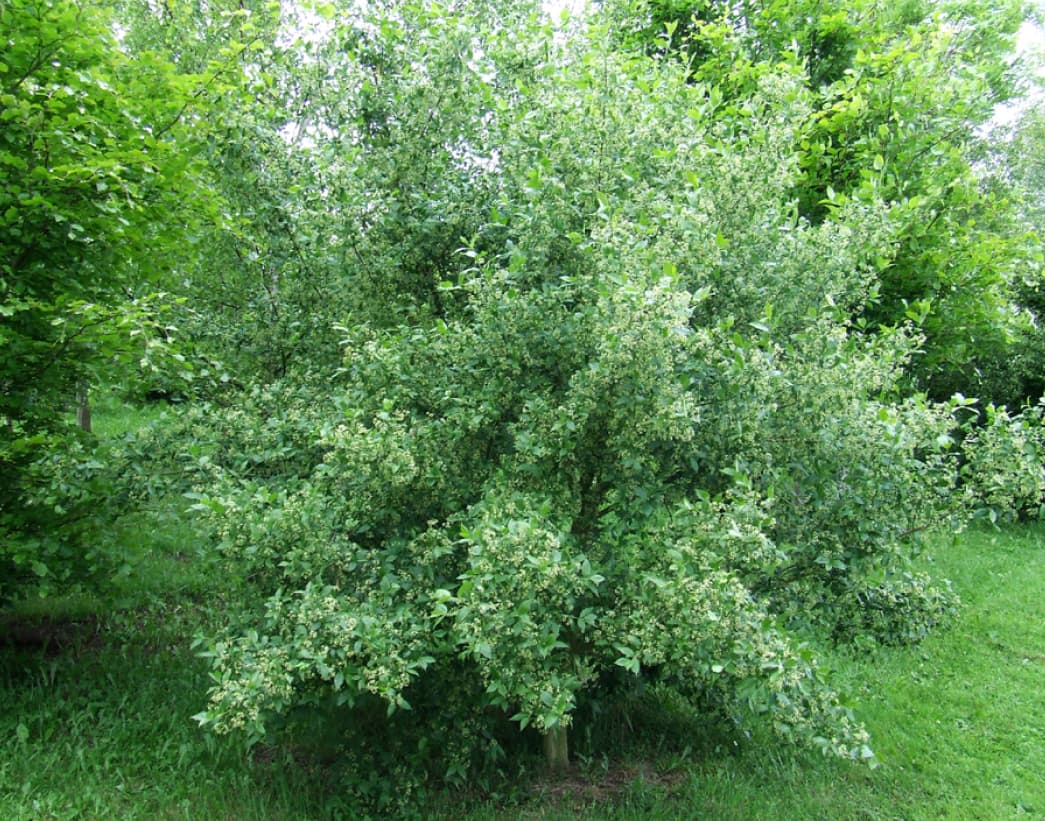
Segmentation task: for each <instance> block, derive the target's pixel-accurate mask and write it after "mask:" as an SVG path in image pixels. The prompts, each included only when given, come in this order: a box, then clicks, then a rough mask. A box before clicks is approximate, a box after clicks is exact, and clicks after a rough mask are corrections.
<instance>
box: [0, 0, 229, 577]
mask: <svg viewBox="0 0 1045 821" xmlns="http://www.w3.org/2000/svg"><path fill="white" fill-rule="evenodd" d="M119 31H120V29H119V27H118V24H117V20H116V18H114V17H113V15H112V13H111V10H110V9H108V8H107V7H106V6H104V5H99V4H94V3H78V2H73V1H72V0H47V1H46V2H22V0H13V2H10V3H4V4H3V6H2V7H0V37H2V39H3V42H4V43H5V44H6V45H5V50H4V55H3V57H2V59H0V104H2V110H0V123H2V126H3V127H2V129H0V166H2V168H3V175H2V177H0V354H2V355H0V465H2V466H3V470H2V471H0V475H2V478H0V529H2V531H3V533H4V537H3V547H2V548H0V562H2V563H3V574H2V579H3V581H2V582H0V585H2V587H0V597H5V596H8V595H11V594H12V591H13V590H15V589H16V588H17V587H18V585H19V583H20V582H21V581H24V580H25V579H26V578H27V577H28V578H35V579H37V580H42V581H44V582H54V581H56V580H58V579H60V578H63V577H69V576H78V577H82V576H83V574H84V573H86V572H87V571H88V570H89V569H90V568H91V567H93V566H95V565H96V564H99V563H100V564H104V562H103V561H101V559H102V555H101V554H103V553H104V548H101V547H95V548H91V547H89V546H87V545H85V544H83V543H82V541H81V540H80V539H79V538H78V537H76V536H75V531H76V530H77V528H79V527H81V526H82V525H83V524H84V522H85V521H86V520H88V519H90V518H91V515H92V511H95V510H97V507H98V504H99V502H100V501H101V499H100V496H99V494H100V493H101V491H100V489H99V488H98V487H93V486H92V482H94V480H95V479H96V478H97V476H96V473H97V471H96V470H95V468H94V467H92V465H93V462H92V460H91V459H89V458H88V454H87V449H88V448H89V443H88V442H87V441H86V440H85V439H84V438H83V437H80V436H78V435H77V434H76V432H75V431H73V430H72V429H71V425H70V415H69V410H70V408H71V407H72V406H73V405H74V403H76V402H77V401H80V402H81V403H82V401H83V397H84V395H85V392H86V390H87V389H88V388H89V386H90V385H92V384H95V383H97V382H100V381H104V380H108V379H120V380H126V379H127V378H129V377H130V376H131V375H132V374H133V371H134V369H135V368H136V367H137V366H138V365H139V363H141V364H145V365H148V363H149V360H150V358H151V357H153V356H154V355H157V354H158V352H159V351H161V350H163V349H164V347H165V346H164V342H165V341H166V337H167V336H168V335H169V330H168V329H167V328H166V327H165V326H166V322H167V317H166V311H167V307H166V300H164V299H163V298H162V297H161V296H159V295H158V294H159V292H161V291H162V290H164V289H168V290H169V289H170V287H171V285H172V283H173V282H175V281H176V279H175V278H174V276H173V275H174V273H175V272H176V260H179V259H184V258H185V257H186V255H187V253H191V249H193V248H194V247H196V243H197V241H198V240H199V238H200V236H201V234H202V233H203V226H205V225H206V224H208V223H209V222H213V221H214V220H215V219H220V200H219V198H218V197H216V196H215V194H214V192H213V189H212V186H211V183H210V180H209V177H208V174H207V170H206V166H205V165H203V164H202V163H201V162H200V161H199V158H200V150H201V149H202V148H203V147H204V146H205V144H206V143H205V141H204V140H203V139H202V138H201V132H202V131H203V129H201V128H200V126H201V124H203V123H205V116H204V115H205V111H204V110H203V109H204V107H205V106H206V103H207V100H208V94H209V93H210V91H211V90H212V87H213V86H214V84H215V83H216V81H217V77H218V75H217V73H216V71H215V70H214V68H213V67H211V68H208V69H206V70H204V71H202V72H200V73H182V72H180V71H178V69H177V67H176V66H175V65H174V63H172V62H171V60H170V59H169V58H168V57H167V56H166V55H164V54H161V53H158V52H156V51H153V50H148V49H136V50H135V51H134V53H133V54H132V53H131V52H130V51H129V50H128V48H127V47H126V45H125V44H124V43H123V42H121V40H120V39H119V37H118V33H119ZM230 59H231V58H230ZM187 249H189V250H188V251H187ZM78 397H79V399H78ZM64 474H68V475H64Z"/></svg>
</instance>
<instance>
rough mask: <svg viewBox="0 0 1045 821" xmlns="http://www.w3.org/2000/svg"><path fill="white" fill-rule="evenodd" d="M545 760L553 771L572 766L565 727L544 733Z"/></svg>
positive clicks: (554, 728)
mask: <svg viewBox="0 0 1045 821" xmlns="http://www.w3.org/2000/svg"><path fill="white" fill-rule="evenodd" d="M544 759H545V761H547V762H548V766H549V767H551V768H552V769H553V770H561V769H565V768H566V767H568V766H570V748H569V740H568V735H567V732H566V728H565V727H561V726H560V727H553V728H552V729H550V730H545V731H544Z"/></svg>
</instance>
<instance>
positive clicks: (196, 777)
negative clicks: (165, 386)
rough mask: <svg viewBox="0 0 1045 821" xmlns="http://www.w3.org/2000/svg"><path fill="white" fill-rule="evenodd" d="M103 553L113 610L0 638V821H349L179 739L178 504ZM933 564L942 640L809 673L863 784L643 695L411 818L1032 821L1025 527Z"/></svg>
mask: <svg viewBox="0 0 1045 821" xmlns="http://www.w3.org/2000/svg"><path fill="white" fill-rule="evenodd" d="M158 412H159V411H158V410H156V409H149V410H147V411H146V412H145V413H144V415H142V416H141V417H139V418H138V421H137V422H135V421H134V420H133V419H128V418H127V417H126V416H124V418H121V419H119V420H114V422H113V423H112V429H111V431H110V432H109V434H108V435H118V434H119V433H120V432H122V431H124V430H127V429H130V428H132V427H133V426H134V424H141V423H144V422H146V421H148V417H150V416H151V415H155V414H157V413H158ZM103 424H105V423H104V422H103ZM112 538H115V539H123V540H128V541H132V542H135V543H136V544H138V545H139V546H140V547H141V548H142V549H143V553H144V555H145V556H146V558H145V559H144V560H143V561H141V562H140V563H139V564H138V565H137V566H136V567H135V569H134V571H133V574H132V575H131V576H128V577H126V578H124V579H121V580H119V581H118V589H117V592H116V595H114V596H113V597H112V598H109V599H106V600H104V601H103V600H100V599H97V598H90V597H79V598H70V599H62V600H48V601H37V602H30V603H23V604H22V605H21V606H20V608H19V610H18V611H17V612H15V613H9V614H7V615H6V616H3V617H2V620H0V636H3V634H4V632H5V628H6V630H7V633H8V636H9V638H8V641H7V643H6V644H5V643H3V640H2V639H0V818H3V819H11V820H12V821H15V820H16V819H45V818H128V819H133V818H142V819H154V818H159V819H182V818H184V819H199V818H203V819H210V818H215V819H306V818H331V817H346V818H354V817H359V810H358V808H356V807H354V806H352V804H351V802H350V801H349V800H348V799H347V797H346V791H345V789H344V779H345V778H351V777H353V776H352V774H351V773H346V772H345V770H343V769H339V768H338V767H336V766H332V765H331V762H330V761H329V760H328V759H326V758H325V757H324V756H323V755H319V754H314V753H315V752H316V751H310V750H309V749H308V748H307V747H305V746H302V745H300V744H296V745H290V744H287V745H285V746H283V747H279V746H276V747H267V748H264V749H263V750H261V751H259V750H257V749H255V750H254V751H253V752H250V751H248V750H247V749H245V747H244V746H243V745H242V743H241V742H239V741H238V740H235V739H227V738H215V737H213V736H210V735H208V734H206V733H203V732H201V731H200V730H199V729H198V728H197V727H196V726H195V724H194V722H193V721H192V720H191V719H190V716H191V715H193V714H194V713H196V712H197V711H199V710H200V709H201V707H202V705H203V702H204V699H205V692H206V688H207V683H208V678H207V668H206V663H205V660H203V659H201V658H199V657H198V655H197V654H196V652H195V651H194V650H193V649H192V647H191V641H192V637H193V636H194V635H195V634H196V633H197V632H199V631H206V630H207V629H208V627H209V625H211V624H213V623H214V622H215V621H216V620H218V618H219V617H220V614H221V610H222V608H223V605H224V597H225V596H226V595H227V589H228V584H227V582H226V580H224V579H222V578H221V575H220V572H219V571H218V567H217V566H216V565H215V564H213V563H212V562H210V561H208V560H207V552H206V550H205V545H201V544H199V537H198V536H197V535H196V534H195V533H194V531H193V529H192V527H191V526H190V525H189V524H187V523H186V521H185V519H184V517H183V515H182V512H181V510H180V503H178V502H177V500H175V501H173V502H171V503H169V504H167V505H165V506H160V507H158V508H157V509H155V510H152V511H146V512H143V513H139V514H135V515H134V516H131V517H127V518H126V519H124V520H123V521H122V522H120V523H118V526H116V527H114V530H113V533H112ZM935 555H936V562H935V565H934V567H933V568H932V570H933V572H935V573H937V574H939V575H941V576H946V577H949V578H951V579H952V580H953V581H954V584H955V588H956V589H957V591H958V592H959V593H960V595H961V596H962V599H963V601H964V608H963V613H962V617H961V619H960V620H959V621H958V622H957V624H956V625H955V626H953V627H952V628H950V629H949V630H947V631H942V632H938V633H936V634H934V635H932V636H931V637H930V638H929V639H927V640H926V641H925V642H923V643H922V644H920V645H918V646H915V647H909V648H899V649H895V648H893V649H882V650H879V651H878V652H876V653H875V654H873V655H858V654H855V653H848V652H843V651H830V650H829V651H826V658H827V660H828V662H829V663H830V664H831V665H832V666H833V667H834V677H835V680H836V681H837V682H838V683H839V684H841V685H842V686H843V688H845V689H847V690H848V691H849V693H850V694H851V697H852V701H853V706H854V708H855V709H856V711H857V713H858V714H859V715H860V716H861V717H862V718H863V719H864V720H865V722H866V723H867V724H868V726H869V729H870V730H871V733H872V736H873V739H874V746H875V749H876V752H877V754H878V757H879V760H880V762H881V766H880V767H879V768H877V769H875V770H870V769H868V768H866V767H858V766H851V765H846V764H842V763H839V762H836V761H833V760H828V759H824V758H821V757H820V756H818V755H816V754H813V753H804V752H801V751H795V750H793V749H780V748H779V747H777V746H774V745H773V743H772V742H771V741H769V740H767V739H763V738H760V737H759V736H758V734H755V735H754V736H753V737H751V738H746V739H745V738H738V737H734V736H733V735H732V734H730V733H728V732H724V731H722V730H721V728H715V727H709V726H707V725H705V724H703V723H702V722H701V720H700V717H699V716H694V715H692V714H688V713H687V712H686V710H685V709H683V708H681V707H679V705H677V704H672V703H665V702H664V700H663V699H661V700H658V699H657V698H655V697H654V696H655V695H656V694H647V696H646V697H645V698H644V700H642V701H641V703H638V704H636V705H633V706H634V707H635V709H633V711H632V712H631V714H630V715H627V716H626V715H624V714H623V713H617V712H612V711H611V712H609V713H607V714H604V715H603V716H602V717H601V718H598V719H596V720H592V721H589V722H588V723H587V724H586V725H583V724H582V726H579V727H578V731H577V733H576V738H575V740H574V749H575V750H576V752H577V754H576V755H575V762H576V763H575V765H574V767H573V769H572V770H571V771H570V772H568V773H567V774H564V775H554V776H553V775H550V774H548V773H546V772H543V770H542V769H541V766H540V764H539V761H538V759H536V758H533V759H526V760H524V761H523V762H521V763H522V764H523V765H524V767H525V768H526V773H527V774H525V775H522V776H519V777H518V778H516V779H515V780H514V781H513V782H510V783H507V784H505V785H503V787H498V788H497V790H498V792H497V793H496V794H494V795H490V794H487V793H484V792H483V791H481V790H479V789H477V788H474V787H473V788H470V789H464V790H454V791H444V792H442V793H438V792H436V793H434V794H433V796H432V798H431V799H430V800H429V801H428V803H427V805H426V806H425V807H424V809H423V811H422V814H423V815H425V816H428V817H442V818H470V819H506V818H548V819H558V818H561V819H566V818H591V819H596V818H598V819H602V818H617V819H640V818H641V819H645V818H708V819H817V818H822V819H876V821H877V819H941V818H942V819H985V820H990V821H993V820H994V819H1003V818H1016V817H1023V818H1033V817H1042V818H1045V527H1043V526H1041V525H1037V526H1020V527H1012V528H1010V529H1007V530H1005V531H1004V532H998V531H974V532H970V533H967V534H964V535H962V536H961V537H960V538H958V539H957V540H952V539H950V538H946V539H944V538H941V539H940V541H939V543H938V545H937V548H936V550H935ZM12 630H13V631H14V632H12ZM12 636H13V637H14V640H12V638H11V637H12ZM535 747H536V745H535ZM357 775H358V774H357Z"/></svg>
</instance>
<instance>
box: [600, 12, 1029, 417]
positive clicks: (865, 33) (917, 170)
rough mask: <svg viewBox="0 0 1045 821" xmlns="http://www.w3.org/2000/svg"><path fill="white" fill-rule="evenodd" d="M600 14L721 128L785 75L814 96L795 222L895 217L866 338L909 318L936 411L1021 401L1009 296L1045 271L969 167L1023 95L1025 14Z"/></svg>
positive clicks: (804, 130)
mask: <svg viewBox="0 0 1045 821" xmlns="http://www.w3.org/2000/svg"><path fill="white" fill-rule="evenodd" d="M607 10H608V11H607V13H608V14H610V15H611V17H612V18H613V19H614V20H615V21H617V22H618V25H619V26H620V30H621V32H622V34H621V35H620V36H621V41H622V43H623V44H624V45H625V46H628V47H633V48H638V49H641V50H643V51H645V52H647V53H652V54H663V55H668V54H671V55H677V56H679V57H681V58H682V59H684V60H685V61H686V62H687V65H688V66H689V70H690V74H691V78H692V80H693V82H696V83H701V84H703V85H705V86H706V88H707V89H708V93H709V95H711V97H712V98H713V99H716V100H721V101H722V105H721V108H720V110H721V111H722V112H723V113H724V114H725V116H731V112H732V111H735V110H738V109H739V110H743V107H744V105H745V100H746V99H747V97H748V95H749V94H750V93H751V91H752V90H753V89H754V88H756V87H757V84H758V82H759V78H761V77H762V76H764V75H765V74H767V73H772V72H776V71H779V70H780V66H781V65H784V66H788V70H789V71H790V72H792V73H793V74H794V75H795V76H796V77H798V78H800V79H801V81H802V83H803V85H804V86H805V87H806V88H807V89H809V91H810V92H811V94H812V97H811V106H810V109H809V111H808V114H807V115H806V118H805V121H804V124H803V126H802V127H801V128H800V129H798V130H797V134H796V138H797V146H796V147H797V149H798V150H799V151H800V156H801V166H802V174H801V175H800V176H798V177H797V178H796V180H795V187H794V197H795V200H796V203H797V207H798V209H799V212H800V213H801V214H802V215H804V216H806V217H808V218H809V219H811V220H813V221H822V220H830V219H832V218H833V217H832V212H833V209H834V207H835V205H836V204H838V203H840V202H844V201H847V200H848V199H852V198H857V199H861V200H864V201H868V202H870V201H882V202H886V203H890V204H891V206H892V210H891V215H890V218H891V222H892V224H893V229H892V230H893V241H892V243H891V247H890V248H887V249H884V250H883V253H882V255H881V256H880V257H879V258H878V259H877V260H876V261H875V263H874V264H875V268H876V272H877V276H876V281H877V285H878V293H877V296H876V299H875V300H873V301H869V302H867V303H866V304H864V305H863V306H861V311H860V314H859V316H858V318H859V319H861V320H862V321H864V322H866V323H867V325H868V327H869V328H871V329H875V328H878V327H881V326H890V327H891V326H896V325H898V324H902V323H903V322H905V321H906V320H907V319H910V318H917V320H918V321H919V323H920V325H921V327H922V330H923V332H924V334H925V337H926V339H925V347H924V350H923V353H922V354H920V355H919V356H918V357H916V358H915V359H913V360H912V368H911V373H912V377H913V379H914V385H915V386H916V387H917V388H918V389H923V390H928V391H929V393H930V394H931V395H933V396H934V397H936V398H938V399H943V398H945V397H947V396H949V395H951V394H952V393H954V392H955V391H962V392H965V393H967V394H972V395H978V396H983V397H984V398H985V399H989V400H993V401H997V402H1010V403H1014V404H1018V403H1020V402H1021V401H1023V399H1024V397H1025V396H1028V395H1029V392H1030V391H1032V390H1033V389H1034V388H1033V386H1032V385H1031V384H1030V383H1024V381H1023V377H1022V376H1021V373H1020V371H1019V370H1018V369H1013V368H1012V367H1011V363H1012V362H1013V361H1014V360H1015V359H1017V358H1018V357H1019V348H1020V344H1021V343H1020V339H1021V338H1022V327H1023V325H1024V324H1025V323H1024V322H1023V320H1022V318H1021V317H1020V316H1019V312H1018V310H1014V308H1013V298H1014V292H1013V288H1014V285H1015V283H1017V282H1019V281H1021V280H1022V279H1023V278H1024V277H1025V276H1031V278H1034V277H1035V276H1036V274H1034V273H1033V272H1034V271H1037V270H1038V268H1039V266H1040V263H1039V262H1038V261H1037V260H1036V258H1035V253H1034V250H1033V246H1032V244H1028V242H1027V241H1026V233H1025V231H1024V229H1023V227H1022V221H1021V219H1020V212H1019V210H1018V208H1016V207H1015V206H1014V203H1013V202H1012V199H1011V197H1010V196H1008V195H1007V194H1006V193H1005V192H1004V191H1001V190H999V189H997V188H996V187H995V188H993V189H992V190H988V187H987V185H986V181H985V180H984V174H983V169H982V164H981V163H980V162H979V161H978V157H979V155H980V154H981V153H982V149H981V148H980V146H981V138H980V132H979V131H978V129H980V128H981V127H982V126H983V125H984V124H985V123H986V122H987V121H988V120H989V119H990V118H991V117H992V116H993V113H994V111H995V109H996V107H997V106H998V105H999V104H1001V103H1004V102H1006V101H1008V100H1010V99H1012V98H1013V96H1014V95H1016V94H1018V93H1019V90H1020V77H1021V76H1022V75H1021V71H1020V66H1019V64H1018V63H1016V62H1015V61H1014V60H1013V59H1012V58H1011V56H1010V55H1011V54H1012V52H1013V45H1014V38H1015V34H1016V32H1017V30H1018V28H1019V26H1020V25H1021V24H1022V22H1023V21H1024V20H1025V19H1026V17H1027V14H1028V10H1027V8H1026V6H1025V4H1022V3H1019V2H1013V3H1003V4H1000V5H999V4H996V3H994V4H970V3H942V4H941V3H933V4H928V3H917V2H915V3H910V2H895V3H885V4H883V3H877V2H875V3H863V2H860V3H849V4H846V6H845V8H834V7H827V6H824V5H823V4H821V3H803V2H797V3H796V2H772V3H759V4H747V3H740V4H734V3H714V2H712V3H704V2H699V3H693V2H675V0H669V1H666V2H660V0H651V2H642V3H638V4H628V3H624V4H607ZM1031 398H1032V399H1033V398H1036V397H1031Z"/></svg>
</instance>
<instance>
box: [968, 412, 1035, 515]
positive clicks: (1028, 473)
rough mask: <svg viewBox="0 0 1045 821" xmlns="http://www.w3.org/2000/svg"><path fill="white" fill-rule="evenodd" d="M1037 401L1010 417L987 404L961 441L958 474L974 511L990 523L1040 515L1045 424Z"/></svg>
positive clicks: (1007, 413)
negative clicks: (983, 415) (979, 420)
mask: <svg viewBox="0 0 1045 821" xmlns="http://www.w3.org/2000/svg"><path fill="white" fill-rule="evenodd" d="M1043 410H1045V407H1043V406H1042V405H1041V404H1039V405H1037V406H1034V407H1027V408H1024V409H1023V410H1022V411H1021V412H1020V413H1018V414H1016V415H1010V414H1009V412H1008V411H1007V410H1006V409H1005V408H996V407H994V406H993V405H988V406H987V408H986V419H985V420H984V422H983V424H982V425H978V426H976V427H973V428H972V430H971V431H970V432H969V434H968V436H967V437H966V439H965V443H964V446H963V452H964V454H965V464H964V465H963V466H962V474H963V476H964V479H965V482H966V488H967V490H968V492H969V493H970V494H971V495H972V497H973V499H974V502H973V504H974V506H975V508H976V512H977V513H978V514H979V515H981V516H986V517H988V518H989V519H990V521H991V522H995V521H998V520H999V519H1001V520H1006V519H1012V518H1015V517H1017V516H1029V517H1035V518H1036V517H1040V516H1041V513H1042V503H1043V502H1045V467H1043V463H1045V428H1043V427H1042V413H1043Z"/></svg>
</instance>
